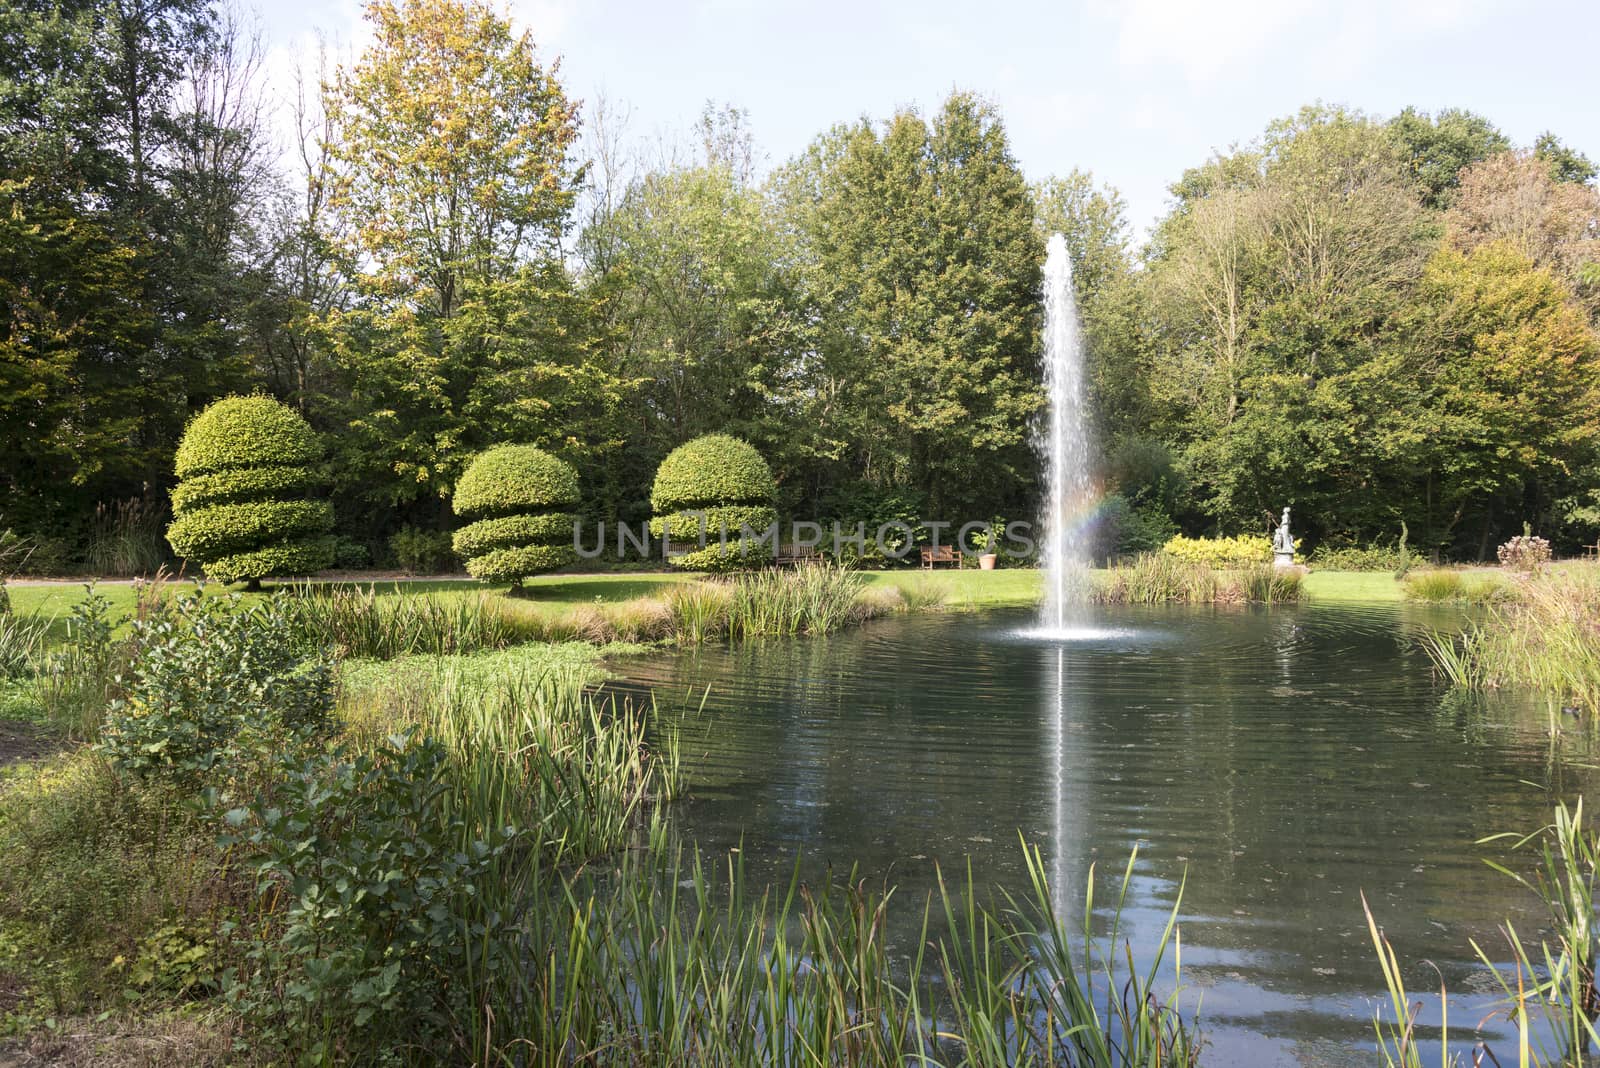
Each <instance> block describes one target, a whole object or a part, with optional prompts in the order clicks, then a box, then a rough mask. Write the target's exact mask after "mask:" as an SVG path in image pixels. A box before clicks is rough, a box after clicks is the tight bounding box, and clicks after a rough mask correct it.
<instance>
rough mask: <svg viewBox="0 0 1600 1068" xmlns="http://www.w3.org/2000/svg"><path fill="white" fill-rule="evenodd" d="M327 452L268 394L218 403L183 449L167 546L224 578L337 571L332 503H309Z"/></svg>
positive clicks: (188, 434)
mask: <svg viewBox="0 0 1600 1068" xmlns="http://www.w3.org/2000/svg"><path fill="white" fill-rule="evenodd" d="M321 456H322V446H321V442H320V441H319V439H318V438H317V435H316V433H315V432H314V431H313V430H312V429H311V427H310V426H308V425H307V424H306V421H305V420H304V419H302V418H300V416H299V415H298V414H296V413H295V412H293V411H291V410H290V409H289V408H286V407H285V406H283V405H282V404H279V403H278V402H277V401H275V400H273V399H271V398H270V397H259V396H256V397H226V398H224V399H222V400H219V401H217V402H216V403H215V404H212V405H211V406H210V407H208V408H207V409H206V410H205V411H203V412H201V413H200V414H199V415H197V416H195V418H194V419H193V420H192V421H191V422H190V423H189V426H188V429H186V430H185V431H184V435H183V441H182V442H181V443H180V444H179V445H178V454H177V460H176V464H175V467H176V470H177V474H178V477H179V479H180V481H179V483H178V485H177V486H176V487H175V488H174V489H173V491H172V514H173V520H172V525H171V526H169V527H168V528H167V541H168V542H169V543H170V544H171V545H172V548H173V551H174V552H176V553H177V554H178V555H179V556H181V557H183V558H184V559H186V560H192V561H194V562H195V563H196V564H198V565H199V566H200V568H201V570H202V571H204V572H205V574H206V575H208V576H209V577H211V578H213V579H216V580H218V581H221V582H235V581H239V580H241V579H242V580H247V581H249V582H251V583H252V584H253V583H255V582H256V581H257V580H259V579H261V578H263V577H265V576H267V575H305V574H310V573H312V572H315V571H321V570H322V569H324V568H326V567H329V566H331V565H332V564H333V555H334V539H333V538H332V537H331V536H330V535H329V532H330V531H331V530H332V529H333V506H332V505H331V504H330V503H328V502H327V501H313V500H306V499H305V495H306V493H307V492H308V491H309V490H310V489H312V488H313V486H314V485H315V483H316V481H317V479H316V475H315V470H314V467H313V465H314V464H316V462H317V461H318V460H319V459H321Z"/></svg>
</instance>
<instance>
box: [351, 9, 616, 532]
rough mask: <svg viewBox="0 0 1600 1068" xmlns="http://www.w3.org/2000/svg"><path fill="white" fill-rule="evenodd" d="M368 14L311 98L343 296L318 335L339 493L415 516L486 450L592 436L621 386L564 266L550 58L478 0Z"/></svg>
mask: <svg viewBox="0 0 1600 1068" xmlns="http://www.w3.org/2000/svg"><path fill="white" fill-rule="evenodd" d="M367 18H368V20H369V21H370V22H371V23H372V25H373V32H374V41H373V43H372V44H371V45H370V46H369V47H368V49H367V51H366V52H365V53H364V54H363V55H362V57H361V58H360V60H359V61H358V62H357V63H355V64H354V65H353V66H351V67H348V68H346V67H341V68H340V69H339V70H338V71H337V72H336V73H335V76H334V78H333V80H332V82H331V84H329V85H328V87H327V89H326V93H325V100H324V108H325V110H326V112H327V116H328V123H329V137H328V141H327V152H328V157H329V164H328V175H329V200H328V204H327V207H326V212H325V218H326V220H327V226H328V227H329V230H330V238H331V239H332V240H333V241H334V242H335V243H336V244H337V246H338V247H339V248H340V249H341V251H342V252H343V254H344V265H345V266H344V269H345V272H346V273H347V274H348V275H349V277H350V278H351V280H352V284H353V287H354V289H355V297H354V299H353V301H352V302H351V304H350V306H349V307H348V308H333V309H330V310H329V311H327V312H326V313H325V314H324V315H322V316H321V317H320V326H321V330H322V334H323V337H324V343H325V344H326V345H327V346H328V347H329V349H330V353H331V357H332V359H333V360H334V361H335V362H336V363H337V364H338V366H339V367H340V368H341V373H342V378H343V380H342V382H341V385H342V386H343V387H344V389H345V390H346V391H347V395H346V397H345V399H344V401H343V403H342V404H340V405H339V406H338V408H337V411H336V417H337V418H338V420H339V421H340V422H342V424H343V426H344V432H343V434H342V435H341V460H342V465H341V466H342V469H343V470H342V479H343V484H344V485H345V486H346V487H347V488H349V489H350V490H351V491H352V492H356V493H360V494H361V495H362V496H364V497H366V498H368V499H370V500H373V501H374V502H375V503H386V504H390V505H400V506H412V508H411V510H412V511H418V512H420V513H422V514H421V516H420V517H421V518H423V519H424V521H425V522H426V521H427V520H429V519H431V518H438V517H437V516H434V515H431V514H430V513H431V512H433V509H430V508H428V507H427V506H426V505H427V502H428V501H429V499H430V498H431V499H433V500H436V501H442V499H443V497H444V496H445V495H447V494H448V493H449V490H450V488H451V486H452V485H453V484H454V482H455V479H456V477H457V476H458V475H459V473H460V471H461V470H462V467H463V466H464V464H465V463H466V461H467V458H468V457H470V456H471V455H472V454H473V453H474V452H475V451H478V450H480V449H481V448H483V447H484V446H486V445H488V444H489V443H490V442H492V441H495V440H506V439H508V438H509V439H513V440H519V441H525V442H529V443H532V444H538V445H546V446H551V447H561V448H564V449H568V450H581V448H583V447H589V448H593V447H603V446H604V445H605V444H606V443H607V442H608V441H609V440H610V430H611V425H612V424H611V422H610V420H611V419H612V417H613V416H614V414H615V411H614V409H615V408H616V405H617V404H618V403H619V399H620V390H619V388H618V384H617V382H616V380H615V378H614V377H613V376H612V375H611V374H610V373H609V372H607V371H606V370H605V369H604V368H603V367H600V366H597V365H596V364H594V363H593V362H590V361H588V359H587V357H588V355H589V349H590V345H591V337H590V334H589V331H588V323H589V320H588V317H589V314H590V311H591V309H590V308H589V307H588V305H587V302H586V301H585V300H584V298H583V297H582V296H581V295H580V294H578V293H577V292H576V291H575V290H574V288H573V286H572V281H571V279H570V277H569V276H568V273H567V271H566V267H565V265H564V263H563V262H562V258H561V245H560V241H561V235H562V231H563V228H564V226H565V224H566V221H567V218H568V215H569V212H570V210H571V206H572V203H573V198H574V195H575V190H576V186H577V183H578V181H579V178H580V177H581V175H580V173H579V171H578V170H577V168H576V167H575V166H574V164H573V161H572V158H571V153H572V148H573V144H574V141H575V139H576V137H577V133H578V126H577V109H576V106H575V105H574V104H573V103H572V102H571V101H569V100H568V99H567V97H566V94H565V93H564V91H563V90H562V88H561V85H560V83H559V82H558V81H557V80H556V74H557V70H556V68H555V67H553V66H552V67H550V68H548V69H547V68H545V67H544V66H542V65H541V64H540V63H539V61H538V56H537V53H536V51H535V49H534V44H533V40H532V38H531V37H530V36H529V35H528V34H527V33H522V34H517V33H515V32H513V30H512V27H511V25H510V24H509V23H508V22H507V21H506V20H504V19H503V18H501V17H500V16H499V15H497V14H496V13H495V12H494V10H493V9H492V8H491V7H489V6H488V5H487V4H485V3H481V2H477V0H401V2H391V0H374V2H373V3H371V4H369V5H368V7H367ZM580 443H585V445H583V446H580Z"/></svg>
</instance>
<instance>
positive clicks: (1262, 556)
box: [1161, 534, 1272, 568]
mask: <svg viewBox="0 0 1600 1068" xmlns="http://www.w3.org/2000/svg"><path fill="white" fill-rule="evenodd" d="M1161 551H1162V553H1164V554H1165V555H1167V556H1171V557H1174V558H1175V559H1178V560H1183V561H1186V562H1188V563H1192V564H1206V565H1207V566H1209V567H1215V568H1240V567H1249V566H1251V565H1253V564H1264V563H1270V562H1271V560H1272V539H1271V538H1269V537H1267V536H1266V535H1264V534H1236V535H1234V536H1233V537H1231V538H1188V537H1185V536H1183V535H1182V534H1175V535H1173V536H1172V537H1171V538H1169V539H1168V540H1167V543H1166V544H1165V545H1163V546H1162V547H1161Z"/></svg>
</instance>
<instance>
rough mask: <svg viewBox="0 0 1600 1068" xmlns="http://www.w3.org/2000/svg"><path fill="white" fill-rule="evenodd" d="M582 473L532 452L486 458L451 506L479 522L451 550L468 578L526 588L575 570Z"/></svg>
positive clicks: (521, 448)
mask: <svg viewBox="0 0 1600 1068" xmlns="http://www.w3.org/2000/svg"><path fill="white" fill-rule="evenodd" d="M578 499H579V494H578V473H577V472H576V471H574V470H573V469H572V468H571V466H569V465H568V464H566V463H563V462H562V461H561V460H558V459H556V458H555V457H554V456H551V455H550V454H549V453H546V452H544V451H542V450H540V449H536V448H534V447H533V446H532V445H500V446H497V447H495V448H493V449H490V450H488V451H487V452H484V453H481V454H480V455H479V456H478V457H477V458H476V459H475V460H473V461H472V463H471V464H470V465H468V467H467V469H466V471H465V472H463V473H462V475H461V479H460V481H458V482H457V483H456V490H455V495H454V497H453V499H452V502H451V503H452V505H453V507H454V508H455V512H456V514H457V515H458V516H461V517H463V518H467V519H475V520H476V521H475V522H472V523H468V524H467V525H466V526H464V527H462V528H460V529H459V530H457V531H456V533H455V537H454V538H453V539H452V546H453V547H454V549H455V551H456V553H457V555H459V556H462V557H464V558H465V559H466V562H467V572H468V574H470V575H472V576H473V577H474V578H479V579H483V580H484V581H486V582H509V583H512V584H513V585H515V584H518V583H520V582H521V581H522V580H523V579H524V578H526V577H527V576H529V575H537V574H540V573H541V572H545V571H552V570H554V569H555V568H558V567H562V566H564V565H566V564H570V563H572V562H573V561H574V560H576V559H577V555H578V554H577V552H576V551H575V550H574V548H573V544H572V525H573V523H574V522H575V517H574V516H573V514H572V511H571V509H572V506H574V505H576V504H577V503H578Z"/></svg>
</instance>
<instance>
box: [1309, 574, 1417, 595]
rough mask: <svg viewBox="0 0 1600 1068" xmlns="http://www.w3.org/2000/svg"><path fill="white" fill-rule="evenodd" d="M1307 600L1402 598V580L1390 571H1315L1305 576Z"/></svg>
mask: <svg viewBox="0 0 1600 1068" xmlns="http://www.w3.org/2000/svg"><path fill="white" fill-rule="evenodd" d="M1305 592H1306V599H1307V600H1308V601H1399V600H1402V599H1403V594H1402V590H1401V586H1400V583H1398V582H1396V581H1395V580H1394V576H1393V575H1391V574H1389V573H1388V572H1387V571H1313V572H1311V573H1310V574H1309V575H1307V576H1306V582H1305Z"/></svg>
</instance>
